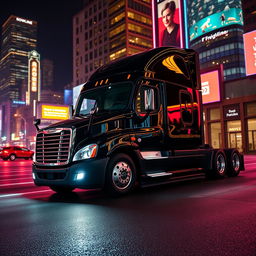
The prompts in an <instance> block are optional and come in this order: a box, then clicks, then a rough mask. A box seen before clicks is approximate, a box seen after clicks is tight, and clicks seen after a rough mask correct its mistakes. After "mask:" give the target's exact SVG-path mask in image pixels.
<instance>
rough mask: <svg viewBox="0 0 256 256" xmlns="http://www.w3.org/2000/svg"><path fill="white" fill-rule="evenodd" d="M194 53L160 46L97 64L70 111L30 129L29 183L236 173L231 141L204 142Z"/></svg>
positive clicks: (127, 181) (126, 181)
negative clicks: (225, 145) (222, 145)
mask: <svg viewBox="0 0 256 256" xmlns="http://www.w3.org/2000/svg"><path fill="white" fill-rule="evenodd" d="M200 88H201V85H200V74H199V64H198V55H197V53H196V52H195V51H193V50H190V49H177V48H172V47H162V48H156V49H152V50H149V51H146V52H143V53H140V54H136V55H133V56H129V57H125V58H123V59H121V60H118V61H115V62H112V63H110V64H107V65H105V66H102V67H100V68H99V69H98V70H97V71H96V72H95V73H94V74H93V75H92V76H91V77H90V79H89V81H88V82H87V83H85V84H84V86H83V89H82V90H81V93H80V95H79V98H78V101H77V104H76V107H75V110H74V111H73V116H72V118H71V119H69V120H66V121H62V122H58V123H56V124H53V125H50V126H48V127H46V128H43V129H39V127H38V125H39V124H40V120H37V121H35V125H36V127H37V129H38V133H37V137H36V152H35V159H34V163H33V178H34V183H35V184H36V185H38V186H49V187H50V188H51V189H52V190H54V191H56V192H70V191H72V190H73V189H75V188H83V189H90V188H105V189H106V190H107V191H108V192H110V193H114V194H125V193H128V192H129V191H131V190H133V189H134V188H135V187H136V186H138V185H140V186H147V185H152V184H159V183H167V182H170V181H176V180H184V179H191V178H195V177H199V176H212V177H217V178H218V177H224V176H237V175H238V174H239V172H240V171H241V170H244V161H243V155H242V154H240V153H239V152H238V151H237V150H236V149H213V148H212V147H210V146H209V145H205V144H204V134H203V120H202V100H201V90H200Z"/></svg>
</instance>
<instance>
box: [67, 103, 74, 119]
mask: <svg viewBox="0 0 256 256" xmlns="http://www.w3.org/2000/svg"><path fill="white" fill-rule="evenodd" d="M68 115H69V119H71V117H72V116H73V115H74V108H73V105H69V106H68Z"/></svg>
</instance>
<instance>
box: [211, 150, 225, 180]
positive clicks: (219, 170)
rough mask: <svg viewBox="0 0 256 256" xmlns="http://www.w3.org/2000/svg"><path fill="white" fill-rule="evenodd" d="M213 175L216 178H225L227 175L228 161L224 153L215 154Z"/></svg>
mask: <svg viewBox="0 0 256 256" xmlns="http://www.w3.org/2000/svg"><path fill="white" fill-rule="evenodd" d="M212 166H213V169H212V174H213V176H214V178H224V177H225V175H226V174H227V160H226V155H225V153H224V152H223V151H221V150H219V151H217V152H216V153H215V155H214V157H213V163H212Z"/></svg>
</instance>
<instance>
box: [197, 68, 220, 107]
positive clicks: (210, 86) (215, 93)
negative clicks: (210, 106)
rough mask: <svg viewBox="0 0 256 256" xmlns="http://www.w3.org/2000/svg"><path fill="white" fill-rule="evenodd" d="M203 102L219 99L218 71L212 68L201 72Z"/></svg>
mask: <svg viewBox="0 0 256 256" xmlns="http://www.w3.org/2000/svg"><path fill="white" fill-rule="evenodd" d="M201 90H202V100H203V104H207V103H212V102H218V101H220V81H219V71H218V70H214V71H210V72H207V73H203V74H201Z"/></svg>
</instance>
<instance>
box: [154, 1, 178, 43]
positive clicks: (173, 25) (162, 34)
mask: <svg viewBox="0 0 256 256" xmlns="http://www.w3.org/2000/svg"><path fill="white" fill-rule="evenodd" d="M180 7H181V6H180V0H172V1H170V0H157V1H155V0H154V1H153V10H155V12H153V15H154V21H155V22H156V24H155V25H154V32H153V33H154V42H155V43H154V45H155V46H156V47H159V46H174V47H183V42H182V31H181V29H182V28H181V25H180V24H181V23H180V17H181V9H180Z"/></svg>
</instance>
